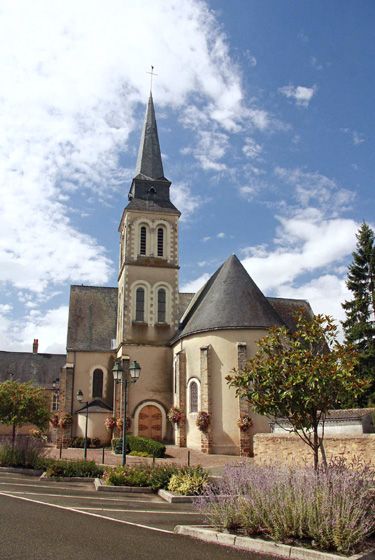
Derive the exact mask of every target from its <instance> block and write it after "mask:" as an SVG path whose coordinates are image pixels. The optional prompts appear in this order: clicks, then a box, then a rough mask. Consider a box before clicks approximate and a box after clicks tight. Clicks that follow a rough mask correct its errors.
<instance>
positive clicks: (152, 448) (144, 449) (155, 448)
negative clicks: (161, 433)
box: [112, 435, 165, 458]
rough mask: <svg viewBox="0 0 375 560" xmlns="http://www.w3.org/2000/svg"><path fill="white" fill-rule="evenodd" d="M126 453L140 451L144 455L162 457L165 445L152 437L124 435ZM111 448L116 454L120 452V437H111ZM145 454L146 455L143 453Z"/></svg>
mask: <svg viewBox="0 0 375 560" xmlns="http://www.w3.org/2000/svg"><path fill="white" fill-rule="evenodd" d="M126 444H127V450H126V452H127V453H137V454H139V453H142V455H141V456H143V457H144V456H146V457H159V458H161V457H164V455H165V445H164V444H163V443H160V442H159V441H155V440H153V439H149V438H144V437H139V436H130V435H129V436H126ZM112 449H113V451H114V452H115V453H116V454H120V453H122V439H121V438H113V440H112ZM145 454H146V455H145Z"/></svg>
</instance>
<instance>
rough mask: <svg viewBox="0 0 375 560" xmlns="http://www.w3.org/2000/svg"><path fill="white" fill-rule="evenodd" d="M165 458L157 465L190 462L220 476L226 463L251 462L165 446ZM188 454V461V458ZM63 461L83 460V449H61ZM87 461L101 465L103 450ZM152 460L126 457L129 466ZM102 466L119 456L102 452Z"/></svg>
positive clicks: (50, 450) (54, 452)
mask: <svg viewBox="0 0 375 560" xmlns="http://www.w3.org/2000/svg"><path fill="white" fill-rule="evenodd" d="M166 447H167V451H166V457H165V458H164V459H155V462H156V463H157V464H163V463H165V462H171V463H176V464H178V465H187V464H188V460H190V465H201V466H202V467H204V468H206V469H208V470H210V471H211V473H212V474H220V473H221V472H222V469H223V467H224V465H227V464H228V463H238V462H239V461H241V462H243V461H246V462H251V461H252V459H250V458H248V457H238V456H234V455H208V454H206V453H201V452H200V451H196V450H194V449H190V450H189V449H187V448H183V447H176V446H175V445H167V446H166ZM189 453H190V459H189V457H188V455H189ZM59 455H60V450H59V449H57V448H56V447H47V450H46V456H47V457H52V458H55V459H57V458H58V457H59ZM62 458H63V459H83V449H75V448H71V447H70V448H68V449H62ZM87 458H88V460H92V461H95V462H96V463H101V464H102V463H103V450H102V449H88V450H87ZM152 461H153V460H152V459H151V458H148V457H131V456H130V455H128V456H127V462H128V464H129V465H132V464H139V463H145V462H146V463H152ZM104 464H105V465H119V464H121V455H114V454H113V453H112V450H111V449H109V448H108V449H105V450H104Z"/></svg>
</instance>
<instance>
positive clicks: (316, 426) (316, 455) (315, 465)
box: [313, 424, 320, 471]
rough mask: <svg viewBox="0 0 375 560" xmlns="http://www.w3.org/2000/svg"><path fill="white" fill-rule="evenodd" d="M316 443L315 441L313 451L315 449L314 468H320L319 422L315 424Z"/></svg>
mask: <svg viewBox="0 0 375 560" xmlns="http://www.w3.org/2000/svg"><path fill="white" fill-rule="evenodd" d="M313 428H314V443H313V451H314V470H315V471H317V470H318V464H319V445H320V444H319V436H318V424H314V426H313Z"/></svg>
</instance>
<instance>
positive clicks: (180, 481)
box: [168, 471, 208, 496]
mask: <svg viewBox="0 0 375 560" xmlns="http://www.w3.org/2000/svg"><path fill="white" fill-rule="evenodd" d="M207 483H208V474H207V473H206V472H194V471H193V472H179V473H176V474H173V475H172V476H171V478H170V480H169V484H168V490H169V491H170V492H173V493H175V494H181V495H183V496H199V495H201V494H203V492H204V491H205V489H206V486H207Z"/></svg>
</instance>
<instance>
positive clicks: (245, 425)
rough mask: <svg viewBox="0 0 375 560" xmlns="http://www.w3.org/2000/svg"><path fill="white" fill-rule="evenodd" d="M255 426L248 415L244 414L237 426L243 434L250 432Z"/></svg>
mask: <svg viewBox="0 0 375 560" xmlns="http://www.w3.org/2000/svg"><path fill="white" fill-rule="evenodd" d="M252 425H253V421H252V419H251V418H250V416H249V415H248V414H244V415H243V416H241V417H240V418H239V419H238V420H237V426H238V427H239V429H240V430H241V432H248V431H249V430H250V428H251V426H252Z"/></svg>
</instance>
